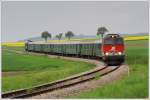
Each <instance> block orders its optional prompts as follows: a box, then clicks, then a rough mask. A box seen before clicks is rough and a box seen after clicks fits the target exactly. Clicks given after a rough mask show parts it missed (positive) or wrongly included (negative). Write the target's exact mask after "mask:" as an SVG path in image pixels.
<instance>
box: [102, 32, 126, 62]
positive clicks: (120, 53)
mask: <svg viewBox="0 0 150 100" xmlns="http://www.w3.org/2000/svg"><path fill="white" fill-rule="evenodd" d="M124 49H125V47H124V40H123V38H122V37H121V36H120V35H118V34H108V35H106V36H105V37H104V39H103V40H102V46H101V52H102V59H103V60H104V61H105V62H106V63H107V64H112V65H114V64H121V63H123V62H124V60H125V54H124Z"/></svg>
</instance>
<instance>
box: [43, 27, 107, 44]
mask: <svg viewBox="0 0 150 100" xmlns="http://www.w3.org/2000/svg"><path fill="white" fill-rule="evenodd" d="M106 32H108V29H107V28H106V27H99V28H98V29H97V34H96V35H97V36H100V35H101V37H102V38H103V35H104V34H105V33H106ZM62 36H63V33H59V34H57V35H56V36H55V37H56V38H57V39H58V40H60V39H61V38H62ZM74 36H75V35H74V33H73V32H72V31H68V32H66V33H65V37H66V38H68V40H70V39H71V38H72V37H74ZM41 37H42V38H43V39H44V40H45V42H47V39H48V38H52V34H51V33H49V32H48V31H44V32H42V33H41Z"/></svg>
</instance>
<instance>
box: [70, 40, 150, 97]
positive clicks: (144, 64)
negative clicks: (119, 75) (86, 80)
mask: <svg viewBox="0 0 150 100" xmlns="http://www.w3.org/2000/svg"><path fill="white" fill-rule="evenodd" d="M125 44H126V64H128V65H129V68H130V74H129V76H125V77H124V78H123V79H121V80H118V81H115V82H114V83H112V84H109V85H107V86H104V87H102V88H97V89H94V90H91V91H87V92H82V93H79V94H78V95H76V96H73V97H69V98H148V40H137V41H126V42H125Z"/></svg>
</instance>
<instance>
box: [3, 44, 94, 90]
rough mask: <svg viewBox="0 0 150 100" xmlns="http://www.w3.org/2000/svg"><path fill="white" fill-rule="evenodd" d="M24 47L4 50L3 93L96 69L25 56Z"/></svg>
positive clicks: (71, 62) (91, 66)
mask: <svg viewBox="0 0 150 100" xmlns="http://www.w3.org/2000/svg"><path fill="white" fill-rule="evenodd" d="M11 50H19V51H22V50H23V47H3V48H2V91H3V92H4V91H10V90H14V89H21V88H28V87H32V86H35V85H39V84H43V83H47V82H51V81H54V80H58V79H62V78H65V77H67V76H71V75H73V74H77V73H81V72H83V71H86V70H89V69H91V68H93V67H94V65H92V64H88V63H85V62H79V61H69V60H64V59H60V58H48V57H47V56H34V55H23V54H17V53H15V52H12V51H11Z"/></svg>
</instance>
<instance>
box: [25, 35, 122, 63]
mask: <svg viewBox="0 0 150 100" xmlns="http://www.w3.org/2000/svg"><path fill="white" fill-rule="evenodd" d="M25 50H26V51H28V52H38V53H46V54H53V55H61V56H75V57H90V58H101V59H102V60H103V61H104V62H105V64H107V65H119V64H122V63H123V62H124V60H125V53H124V51H125V46H124V40H123V38H122V37H121V36H120V35H119V34H107V35H106V36H105V37H104V38H103V39H102V41H101V42H86V43H83V42H72V43H71V42H69V43H48V42H47V43H44V42H31V41H30V42H27V43H25Z"/></svg>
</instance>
